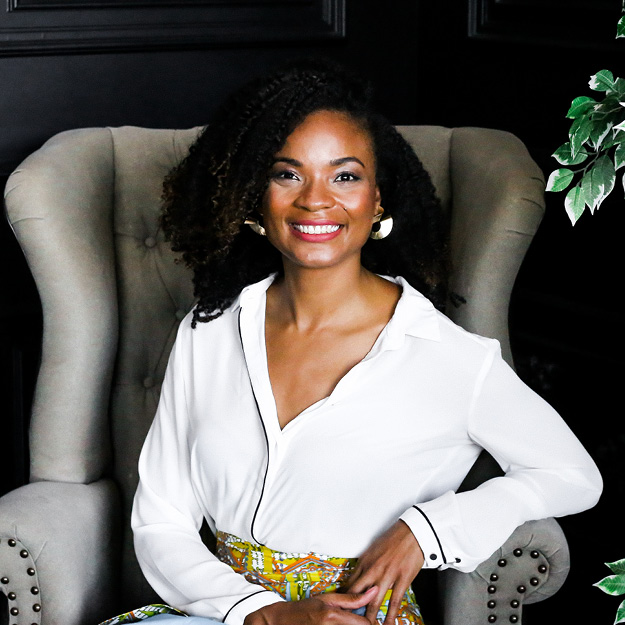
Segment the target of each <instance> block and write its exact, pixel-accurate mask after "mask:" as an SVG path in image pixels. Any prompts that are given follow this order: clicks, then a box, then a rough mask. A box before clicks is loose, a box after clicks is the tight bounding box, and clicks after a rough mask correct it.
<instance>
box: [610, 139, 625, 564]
mask: <svg viewBox="0 0 625 625" xmlns="http://www.w3.org/2000/svg"><path fill="white" fill-rule="evenodd" d="M623 165H625V144H623V143H619V144H618V145H617V146H616V150H614V169H615V170H617V169H620V168H621V167H623ZM619 562H622V560H619ZM608 566H610V565H609V564H608Z"/></svg>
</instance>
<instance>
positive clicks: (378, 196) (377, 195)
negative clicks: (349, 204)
mask: <svg viewBox="0 0 625 625" xmlns="http://www.w3.org/2000/svg"><path fill="white" fill-rule="evenodd" d="M381 203H382V196H381V194H380V187H378V186H377V185H376V187H375V206H376V208H375V213H376V215H377V214H378V211H379V210H380V209H381V208H382V207H381V206H380V204H381ZM382 212H384V209H383V208H382Z"/></svg>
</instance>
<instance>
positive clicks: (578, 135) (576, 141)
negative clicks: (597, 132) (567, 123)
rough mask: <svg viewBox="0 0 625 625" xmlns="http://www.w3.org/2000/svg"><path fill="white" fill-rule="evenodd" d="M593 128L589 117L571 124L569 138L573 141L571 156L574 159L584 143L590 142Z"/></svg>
mask: <svg viewBox="0 0 625 625" xmlns="http://www.w3.org/2000/svg"><path fill="white" fill-rule="evenodd" d="M592 128H593V125H592V122H591V121H590V120H589V119H588V118H587V117H580V118H578V119H576V120H575V121H574V122H573V123H572V124H571V130H570V131H569V137H570V139H571V154H572V155H573V158H575V157H576V156H577V154H578V152H579V151H580V150H581V148H582V145H583V144H584V142H585V141H587V140H588V137H589V136H590V131H591V130H592Z"/></svg>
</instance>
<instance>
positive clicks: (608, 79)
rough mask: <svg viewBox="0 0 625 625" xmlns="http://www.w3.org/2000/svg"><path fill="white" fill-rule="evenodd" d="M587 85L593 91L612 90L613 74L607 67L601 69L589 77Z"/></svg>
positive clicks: (613, 87)
mask: <svg viewBox="0 0 625 625" xmlns="http://www.w3.org/2000/svg"><path fill="white" fill-rule="evenodd" d="M588 85H589V86H590V88H591V89H592V90H593V91H614V89H615V86H614V74H612V72H611V71H610V70H608V69H602V70H601V71H599V72H597V73H596V74H594V75H593V76H591V77H590V80H589V81H588Z"/></svg>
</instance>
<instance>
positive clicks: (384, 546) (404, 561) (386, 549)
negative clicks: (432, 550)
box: [345, 521, 424, 625]
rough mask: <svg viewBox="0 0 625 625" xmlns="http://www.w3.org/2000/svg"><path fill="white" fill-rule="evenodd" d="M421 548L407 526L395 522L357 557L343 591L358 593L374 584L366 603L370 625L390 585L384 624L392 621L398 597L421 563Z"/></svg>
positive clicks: (399, 602) (407, 585)
mask: <svg viewBox="0 0 625 625" xmlns="http://www.w3.org/2000/svg"><path fill="white" fill-rule="evenodd" d="M423 561H424V558H423V551H421V547H420V546H419V543H418V541H417V539H416V538H415V537H414V534H413V533H412V532H411V531H410V528H409V527H408V526H407V525H406V524H405V523H404V522H403V521H397V522H396V523H395V524H394V525H392V526H391V527H390V528H389V529H388V530H387V531H386V532H384V534H382V535H381V536H380V537H379V538H377V539H376V540H374V541H373V543H372V544H371V546H370V547H369V548H368V549H367V550H366V551H365V552H364V553H363V554H362V555H361V556H360V558H358V565H357V566H356V568H355V570H354V572H353V573H352V575H351V577H350V579H349V581H348V583H347V585H346V586H345V591H346V592H350V593H361V592H364V591H366V590H368V589H371V587H372V586H374V587H377V592H376V595H375V598H374V599H373V601H371V602H370V603H369V604H368V606H367V611H366V614H365V616H366V618H367V619H368V620H369V622H370V623H372V624H373V625H374V624H375V622H376V617H377V614H378V609H379V607H380V605H381V604H382V601H383V600H384V595H385V594H386V592H387V591H388V590H389V589H390V588H392V589H393V594H392V596H391V600H390V601H389V606H388V612H387V614H386V619H385V623H386V625H392V624H393V623H395V617H396V616H397V612H398V610H399V606H400V604H401V600H402V599H403V597H404V594H405V592H406V590H407V589H408V587H409V586H410V584H411V583H412V580H413V579H414V578H415V577H416V576H417V573H418V572H419V571H420V570H421V567H422V566H423Z"/></svg>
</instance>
